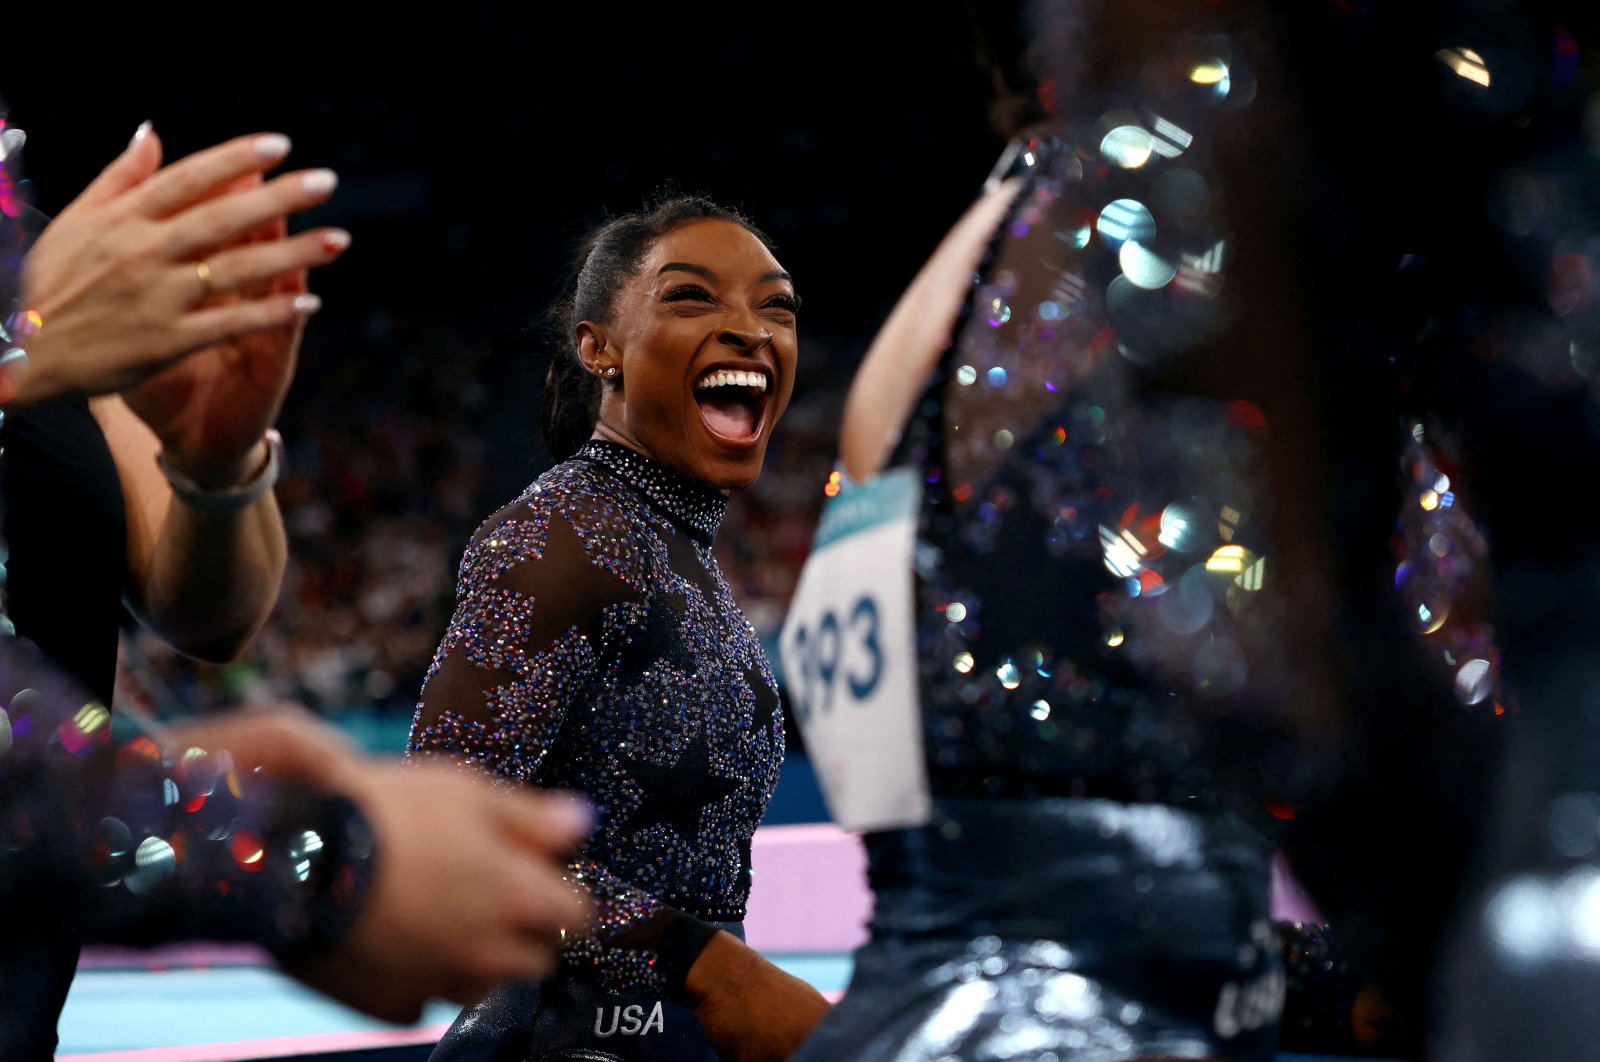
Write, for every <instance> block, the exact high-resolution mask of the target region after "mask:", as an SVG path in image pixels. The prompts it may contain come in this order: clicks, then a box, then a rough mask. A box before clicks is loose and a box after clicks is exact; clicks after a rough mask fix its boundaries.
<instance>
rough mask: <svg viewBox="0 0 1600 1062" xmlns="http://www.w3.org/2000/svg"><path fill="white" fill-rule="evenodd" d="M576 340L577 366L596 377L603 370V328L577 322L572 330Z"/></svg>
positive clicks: (604, 345) (584, 322)
mask: <svg viewBox="0 0 1600 1062" xmlns="http://www.w3.org/2000/svg"><path fill="white" fill-rule="evenodd" d="M573 331H574V332H575V334H576V335H577V338H578V364H580V365H582V366H583V368H584V370H585V371H586V372H591V373H593V374H595V375H596V376H598V375H600V373H601V372H603V371H604V370H605V358H606V354H605V349H606V336H605V331H604V328H603V326H601V325H597V324H595V323H594V322H593V321H579V322H578V327H577V328H575V329H574V330H573Z"/></svg>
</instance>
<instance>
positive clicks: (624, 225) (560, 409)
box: [540, 195, 774, 461]
mask: <svg viewBox="0 0 1600 1062" xmlns="http://www.w3.org/2000/svg"><path fill="white" fill-rule="evenodd" d="M707 218H710V219H714V220H716V221H730V222H732V223H734V224H735V225H739V226H742V227H743V228H744V229H746V230H747V231H748V232H749V233H750V234H751V235H752V236H754V237H755V238H756V239H758V240H760V241H761V242H762V243H763V244H765V245H766V247H767V249H768V250H769V251H770V250H773V249H774V248H773V245H772V241H771V240H769V239H768V238H767V236H766V234H765V233H763V232H762V231H761V230H760V229H758V228H756V227H755V225H754V224H752V223H751V222H750V220H749V219H748V218H746V217H745V216H744V215H743V214H741V213H739V212H738V211H737V210H731V209H729V208H728V207H724V206H721V205H720V204H718V203H714V202H712V201H711V200H710V199H707V198H705V197H704V196H698V195H679V196H673V197H672V198H670V199H663V200H659V201H657V202H656V203H654V204H653V205H648V204H647V205H646V207H645V209H644V210H641V211H639V212H637V213H633V214H624V215H622V216H621V217H616V218H612V219H611V220H609V221H607V222H605V223H604V224H602V225H601V226H600V227H599V228H597V229H595V230H594V231H593V232H592V233H590V234H589V236H588V238H587V239H585V240H584V241H583V243H582V245H581V246H580V247H579V250H578V253H577V255H576V257H575V258H574V260H573V263H572V279H571V281H570V282H569V284H568V292H569V293H568V295H567V296H566V297H565V298H563V299H562V300H561V301H559V302H557V303H556V304H555V305H554V306H552V307H551V308H550V313H549V315H548V319H547V323H548V325H549V329H550V332H551V333H552V335H553V337H554V339H555V342H554V345H555V350H554V352H553V354H552V355H551V358H550V370H549V372H548V373H546V374H545V380H544V409H543V412H542V415H541V422H540V426H541V427H542V428H543V431H544V443H545V446H546V448H548V449H549V451H550V455H551V456H552V457H554V458H555V459H556V460H557V461H563V460H565V459H567V458H568V457H571V456H572V454H573V453H575V452H576V451H577V449H578V447H580V446H582V445H583V444H584V441H585V440H586V439H588V438H589V437H590V436H591V435H593V434H594V424H595V420H596V419H597V418H598V417H599V416H600V386H601V385H600V381H599V379H598V378H597V377H595V376H594V374H592V373H590V372H589V371H588V370H586V369H585V368H584V367H583V365H582V363H580V362H579V361H578V350H577V345H576V343H574V341H573V335H574V330H575V329H576V328H577V325H578V322H579V321H595V322H599V323H605V322H607V321H609V320H611V315H612V312H613V311H614V310H615V308H616V301H617V293H618V292H620V291H621V290H622V288H623V287H624V286H625V285H626V284H627V283H628V281H629V280H631V279H633V277H634V275H635V274H637V273H638V271H639V266H640V264H641V263H642V262H643V261H644V257H645V255H647V254H649V253H650V248H651V247H653V246H655V243H656V241H657V240H659V239H661V237H663V236H665V235H666V234H667V233H669V232H671V231H672V230H673V229H675V228H677V227H678V226H679V225H683V224H687V223H688V222H691V221H700V220H702V219H707Z"/></svg>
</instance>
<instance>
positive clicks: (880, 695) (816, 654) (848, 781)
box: [778, 468, 932, 832]
mask: <svg viewBox="0 0 1600 1062" xmlns="http://www.w3.org/2000/svg"><path fill="white" fill-rule="evenodd" d="M921 489H922V487H921V483H920V481H919V479H918V474H917V471H916V470H915V469H912V468H898V469H893V470H891V471H889V472H885V473H883V474H881V475H879V476H876V477H874V478H873V479H871V480H869V481H868V482H866V483H864V484H862V485H860V486H858V487H853V488H850V489H848V490H846V491H844V492H843V493H841V494H839V495H838V496H836V497H834V498H832V499H830V500H829V502H828V503H827V505H826V506H825V507H824V508H823V511H822V519H821V521H820V523H819V524H818V525H817V533H816V538H815V540H814V541H813V542H812V546H811V553H810V556H809V557H808V558H807V560H806V564H805V568H804V569H803V570H802V571H801V573H800V581H799V584H798V586H797V587H796V589H795V594H794V599H793V601H792V602H791V603H790V605H789V614H788V618H787V619H786V621H785V622H784V625H783V631H782V632H781V633H780V635H779V640H778V657H779V660H780V661H781V663H782V666H783V674H784V682H785V685H786V687H787V690H788V693H789V697H790V701H791V703H792V705H793V707H794V714H795V719H796V721H797V722H798V724H799V726H800V732H801V734H802V735H803V736H804V738H805V745H806V751H807V753H808V754H809V755H810V757H811V762H812V765H813V766H814V767H815V769H816V773H817V781H818V784H819V785H820V787H821V789H822V796H823V799H824V800H825V801H826V802H827V805H828V811H829V813H830V814H831V815H832V816H833V819H834V821H835V822H836V823H838V824H839V826H841V827H842V828H844V829H846V830H854V831H860V832H865V831H870V830H886V829H895V828H898V827H903V826H920V825H923V824H924V823H926V822H927V821H928V819H929V817H930V814H931V810H932V806H931V800H930V799H929V795H928V779H927V770H926V768H925V766H924V763H923V749H922V719H921V706H920V703H919V699H918V696H917V668H916V660H917V656H916V636H915V632H914V630H913V627H912V608H913V604H914V602H913V594H914V590H913V587H912V580H911V559H912V550H913V549H914V548H915V543H916V530H917V511H918V506H919V503H920V501H921Z"/></svg>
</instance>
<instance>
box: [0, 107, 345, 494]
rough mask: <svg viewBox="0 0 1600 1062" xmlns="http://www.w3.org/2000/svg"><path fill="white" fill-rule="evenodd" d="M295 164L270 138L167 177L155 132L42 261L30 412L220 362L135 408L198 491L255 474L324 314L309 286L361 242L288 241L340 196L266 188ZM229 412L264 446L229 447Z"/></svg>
mask: <svg viewBox="0 0 1600 1062" xmlns="http://www.w3.org/2000/svg"><path fill="white" fill-rule="evenodd" d="M288 151H289V141H288V138H287V137H284V136H281V135H279V134H274V133H268V134H260V135H254V136H246V137H239V138H236V139H234V140H230V141H228V142H226V143H223V144H220V145H217V146H215V147H212V148H208V149H206V150H204V151H200V152H196V153H195V154H193V155H190V156H188V157H186V158H184V159H180V160H179V161H177V162H174V163H171V164H168V165H166V166H162V164H161V146H160V142H159V140H158V138H157V137H156V136H155V134H154V133H153V132H151V131H150V130H149V128H148V127H147V126H142V127H140V130H139V132H138V133H136V134H135V136H134V138H133V141H132V142H131V143H130V144H129V145H128V148H127V150H126V151H124V152H123V153H122V154H121V155H120V156H118V158H117V159H116V160H114V161H113V162H112V163H111V165H109V166H107V167H106V169H105V170H104V171H103V172H102V173H101V174H100V176H99V177H97V178H96V179H95V181H94V182H93V183H91V184H90V185H89V187H88V188H87V189H85V190H84V192H83V193H82V194H81V195H79V196H78V198H77V199H75V200H73V201H72V203H70V204H69V205H68V206H67V207H66V209H64V210H63V211H62V212H61V213H60V215H59V216H58V217H57V218H56V219H55V220H54V221H53V222H51V224H50V225H49V226H47V227H46V228H45V230H44V232H42V233H41V234H40V236H39V238H38V240H37V241H36V242H35V244H34V246H33V248H32V249H31V250H30V251H29V253H28V255H27V258H26V260H25V262H24V265H23V284H22V302H23V305H24V306H26V307H28V308H29V309H32V310H34V311H36V312H37V313H38V315H39V318H40V320H41V325H40V327H39V329H38V331H37V332H36V333H35V334H34V335H32V336H30V337H29V339H28V341H27V344H26V346H27V352H28V356H27V371H26V372H25V373H24V374H21V376H20V379H18V380H17V388H18V390H17V395H16V397H15V401H16V402H18V403H28V402H33V401H41V400H44V399H48V398H53V397H57V396H60V395H64V394H73V393H78V394H101V393H106V392H110V391H122V390H125V389H127V388H129V387H132V386H133V385H135V384H138V383H140V382H142V381H144V380H146V379H147V378H149V377H151V376H152V375H154V374H156V373H158V372H160V371H161V370H163V369H165V368H166V367H167V366H169V365H172V364H173V363H174V362H176V361H178V360H179V359H181V358H184V356H185V355H190V354H194V353H196V352H197V351H204V352H206V354H207V355H208V357H207V359H206V363H205V364H198V365H196V366H194V367H193V368H192V369H191V370H190V371H189V372H188V373H180V374H178V375H177V376H175V377H174V378H172V379H170V380H168V381H166V383H165V385H164V386H155V387H152V389H151V390H150V392H148V393H145V394H143V395H140V396H137V397H136V398H134V401H137V402H138V403H139V405H140V406H141V407H142V408H141V409H140V412H141V415H145V416H146V419H147V420H148V421H149V422H150V425H151V427H152V428H153V429H154V430H155V431H156V433H157V435H158V436H160V437H162V441H163V443H166V444H170V445H172V446H174V447H175V449H174V452H173V454H172V456H173V458H174V460H175V461H177V462H182V461H183V460H184V459H185V458H189V459H191V464H190V468H189V471H193V472H194V473H196V475H197V476H198V477H199V478H198V479H197V482H200V481H203V480H205V479H210V480H212V481H213V482H216V481H218V480H219V479H225V478H227V477H228V476H229V475H232V474H233V473H235V472H236V471H237V470H238V469H239V468H240V467H243V466H245V465H247V464H249V461H250V459H251V452H252V450H253V448H254V447H255V445H256V443H257V441H258V440H259V439H260V437H261V432H262V430H263V429H264V428H265V427H266V426H267V425H268V424H270V423H271V420H272V418H273V417H274V416H276V413H277V406H278V403H279V402H281V400H282V396H283V392H284V391H285V390H286V389H287V387H288V380H289V376H290V375H291V373H292V371H293V365H294V356H295V352H296V349H297V346H298V342H299V329H300V325H301V323H302V322H303V320H304V318H305V317H306V315H308V314H309V313H311V312H313V311H314V310H315V309H316V308H317V306H318V301H317V299H316V297H315V296H314V295H311V294H309V293H308V292H307V291H306V273H307V271H308V270H309V269H311V268H312V267H314V266H318V265H323V264H325V263H327V262H330V261H332V260H333V259H334V258H336V257H338V255H339V254H340V253H341V252H342V251H343V250H344V248H345V247H346V246H347V245H348V243H349V237H348V235H347V234H345V233H343V232H341V231H339V230H331V229H314V230H311V231H309V232H304V233H299V234H296V235H295V236H292V237H291V236H288V235H287V221H288V218H289V217H290V216H291V215H293V214H297V213H300V212H302V211H305V210H308V209H310V208H312V207H315V206H317V205H319V204H321V203H323V202H325V201H326V200H327V199H328V197H329V196H330V195H331V194H332V192H333V187H334V184H335V180H334V175H333V174H332V173H331V172H330V171H327V170H310V171H299V172H292V173H287V174H283V175H281V176H277V177H274V178H272V179H270V180H268V179H265V178H264V176H263V175H264V174H265V173H266V172H267V171H269V170H271V169H273V168H275V167H276V166H278V165H279V164H280V163H281V162H282V161H283V159H284V157H285V156H286V155H287V154H288ZM223 401H241V402H244V403H245V406H244V408H245V409H246V411H247V414H248V415H247V416H245V417H244V418H242V419H243V420H246V421H250V422H252V424H253V425H254V431H253V432H250V431H249V428H250V426H251V425H244V424H241V425H240V426H239V427H238V428H237V429H235V430H232V431H227V432H222V433H221V434H218V432H217V431H216V430H215V423H214V418H213V417H212V416H209V415H208V414H207V407H214V406H216V405H217V404H218V403H220V402H223ZM197 403H198V404H197ZM180 410H181V413H182V415H181V416H179V412H180ZM233 436H239V439H235V438H233ZM245 436H248V437H247V438H246V437H245ZM240 440H242V443H241V441H240ZM241 445H242V447H243V449H242V451H240V446H241ZM230 451H233V452H230Z"/></svg>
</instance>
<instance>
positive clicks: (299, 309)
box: [294, 292, 322, 317]
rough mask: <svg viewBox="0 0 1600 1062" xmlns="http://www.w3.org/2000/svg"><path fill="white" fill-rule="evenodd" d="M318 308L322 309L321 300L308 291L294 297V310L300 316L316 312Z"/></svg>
mask: <svg viewBox="0 0 1600 1062" xmlns="http://www.w3.org/2000/svg"><path fill="white" fill-rule="evenodd" d="M320 309H322V300H321V299H319V298H318V297H317V296H315V295H313V294H311V293H310V292H306V293H305V294H304V295H296V296H295V297H294V312H295V313H297V314H300V315H301V316H302V317H304V316H305V315H307V314H313V313H316V312H317V311H318V310H320Z"/></svg>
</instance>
